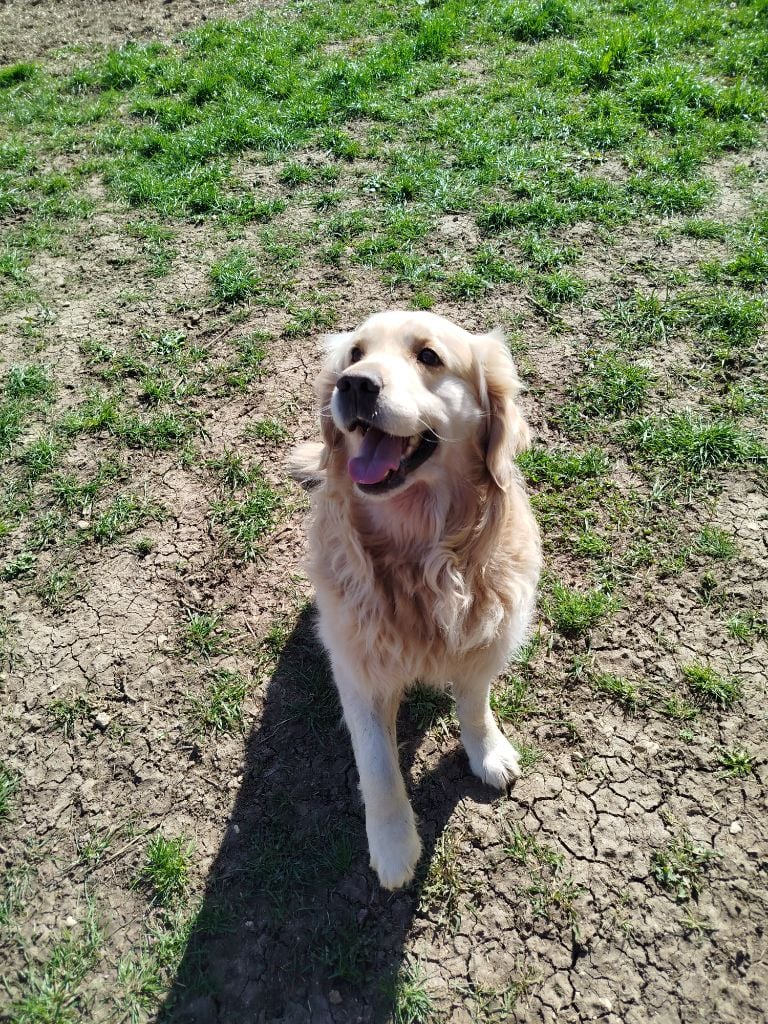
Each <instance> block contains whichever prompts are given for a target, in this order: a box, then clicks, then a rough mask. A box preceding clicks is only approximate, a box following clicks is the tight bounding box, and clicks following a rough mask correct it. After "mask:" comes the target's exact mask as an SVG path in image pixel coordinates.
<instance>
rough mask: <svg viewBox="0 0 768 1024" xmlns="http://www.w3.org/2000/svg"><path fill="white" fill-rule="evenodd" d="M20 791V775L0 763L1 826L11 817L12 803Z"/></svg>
mask: <svg viewBox="0 0 768 1024" xmlns="http://www.w3.org/2000/svg"><path fill="white" fill-rule="evenodd" d="M18 789H19V776H18V774H17V773H16V772H15V771H13V770H12V769H11V768H9V767H8V766H7V765H4V764H2V762H0V824H2V823H3V822H4V821H5V820H6V818H8V816H9V815H10V813H11V803H12V801H13V798H14V796H15V795H16V793H17V792H18Z"/></svg>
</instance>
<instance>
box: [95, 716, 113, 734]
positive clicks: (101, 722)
mask: <svg viewBox="0 0 768 1024" xmlns="http://www.w3.org/2000/svg"><path fill="white" fill-rule="evenodd" d="M93 721H94V722H95V724H96V725H97V726H98V728H99V729H101V731H102V732H104V731H105V730H106V729H107V728H108V726H109V723H110V722H111V721H112V719H111V718H110V717H109V715H108V714H107V713H106V711H100V712H99V713H98V715H95V716H94V719H93Z"/></svg>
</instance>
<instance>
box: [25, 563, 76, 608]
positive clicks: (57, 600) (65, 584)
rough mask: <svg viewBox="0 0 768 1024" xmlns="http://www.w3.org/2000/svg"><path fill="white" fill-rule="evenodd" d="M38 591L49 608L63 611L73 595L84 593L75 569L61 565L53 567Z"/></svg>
mask: <svg viewBox="0 0 768 1024" xmlns="http://www.w3.org/2000/svg"><path fill="white" fill-rule="evenodd" d="M36 593H37V595H38V597H39V598H40V600H41V601H42V602H43V604H44V605H45V606H46V607H47V608H51V609H53V611H61V609H62V608H63V607H64V606H65V605H66V604H67V603H68V602H69V601H71V600H72V598H73V597H75V596H76V595H77V594H79V593H82V588H81V587H80V585H79V584H78V581H77V574H76V573H75V571H74V570H73V569H71V568H69V567H68V566H60V567H57V568H55V569H51V571H50V572H49V573H48V575H47V576H46V578H45V580H44V581H43V582H42V583H41V584H40V585H39V586H38V588H37V591H36Z"/></svg>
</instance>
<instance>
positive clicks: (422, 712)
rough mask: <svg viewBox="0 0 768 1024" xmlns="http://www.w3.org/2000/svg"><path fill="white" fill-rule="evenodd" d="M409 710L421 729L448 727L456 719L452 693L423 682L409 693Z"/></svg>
mask: <svg viewBox="0 0 768 1024" xmlns="http://www.w3.org/2000/svg"><path fill="white" fill-rule="evenodd" d="M408 711H409V712H410V715H411V717H412V718H413V720H414V721H415V722H416V725H417V726H418V728H419V729H432V728H433V727H435V726H441V727H442V728H447V727H448V725H449V723H450V722H451V721H454V720H455V718H454V708H453V698H452V697H451V695H450V694H449V693H446V692H445V690H434V689H432V688H431V687H429V686H422V685H421V684H419V685H417V686H414V687H413V689H412V690H410V691H409V693H408Z"/></svg>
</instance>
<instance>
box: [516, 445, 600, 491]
mask: <svg viewBox="0 0 768 1024" xmlns="http://www.w3.org/2000/svg"><path fill="white" fill-rule="evenodd" d="M517 462H518V465H519V466H520V468H521V469H522V471H523V473H524V474H525V478H526V480H527V481H528V482H529V483H531V484H540V483H546V484H549V485H550V486H551V487H556V488H561V487H567V486H569V485H570V484H573V483H576V482H578V481H581V480H592V479H595V478H597V477H600V476H603V475H604V474H605V473H606V471H607V469H608V460H607V458H606V456H605V453H604V452H602V451H600V449H599V448H592V449H589V450H588V451H586V452H585V453H584V454H583V455H579V454H575V453H572V452H564V451H558V450H557V449H556V448H553V449H546V448H538V447H534V448H530V449H529V450H528V451H527V452H523V454H522V455H520V456H518V460H517Z"/></svg>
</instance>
